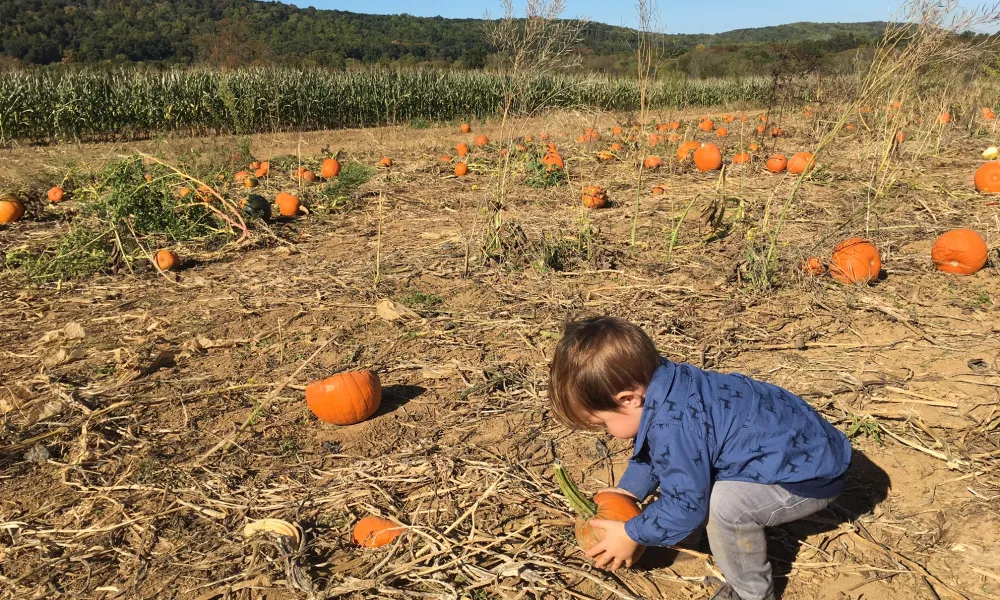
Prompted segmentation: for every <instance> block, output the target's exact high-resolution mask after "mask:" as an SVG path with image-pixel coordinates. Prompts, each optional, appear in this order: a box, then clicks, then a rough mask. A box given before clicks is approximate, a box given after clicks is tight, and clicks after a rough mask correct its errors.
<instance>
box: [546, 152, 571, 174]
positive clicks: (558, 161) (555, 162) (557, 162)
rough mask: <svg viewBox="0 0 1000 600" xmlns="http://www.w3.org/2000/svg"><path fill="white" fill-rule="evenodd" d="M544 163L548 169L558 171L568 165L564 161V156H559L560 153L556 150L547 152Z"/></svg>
mask: <svg viewBox="0 0 1000 600" xmlns="http://www.w3.org/2000/svg"><path fill="white" fill-rule="evenodd" d="M542 164H543V165H545V170H546V171H556V170H558V169H563V168H565V166H566V165H565V164H564V163H563V159H562V156H559V153H558V152H555V151H554V150H550V151H549V152H546V153H545V156H543V157H542Z"/></svg>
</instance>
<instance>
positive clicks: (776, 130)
mask: <svg viewBox="0 0 1000 600" xmlns="http://www.w3.org/2000/svg"><path fill="white" fill-rule="evenodd" d="M784 134H785V132H784V130H783V129H781V127H775V128H773V129H772V130H771V137H781V136H782V135H784Z"/></svg>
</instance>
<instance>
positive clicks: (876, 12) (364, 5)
mask: <svg viewBox="0 0 1000 600" xmlns="http://www.w3.org/2000/svg"><path fill="white" fill-rule="evenodd" d="M286 1H289V2H290V3H293V4H295V5H297V6H300V7H304V6H315V7H316V8H336V9H339V10H348V11H352V12H364V13H382V14H398V13H404V12H405V13H408V14H411V15H416V16H419V17H434V16H438V15H440V16H442V17H455V18H479V17H482V16H483V15H484V13H485V12H486V11H487V10H489V11H490V12H491V13H492V14H493V15H494V16H495V15H497V14H498V13H499V12H500V3H499V2H498V1H496V0H491V1H477V0H466V1H465V2H447V1H442V0H381V1H380V2H375V3H373V2H363V1H361V0H298V1H297V2H296V1H295V0H286ZM515 2H516V3H517V4H515V5H516V6H523V1H518V0H515ZM899 4H900V2H899V0H833V1H829V0H827V1H825V2H818V3H814V2H802V0H771V1H769V2H767V3H764V4H760V3H753V2H747V1H746V0H716V1H715V2H711V3H706V2H691V1H690V0H660V14H661V20H662V22H663V30H664V31H666V32H667V33H718V32H720V31H729V30H731V29H743V28H747V27H764V26H767V25H780V24H783V23H794V22H796V21H820V22H854V21H885V20H888V19H889V18H890V16H892V14H893V12H894V10H895V9H896V8H897V7H898V6H899ZM564 16H566V17H577V16H586V17H588V18H589V19H590V20H592V21H600V22H602V23H609V24H611V25H626V26H630V27H631V26H635V25H636V15H635V0H617V1H616V0H610V1H609V0H566V12H565V13H564Z"/></svg>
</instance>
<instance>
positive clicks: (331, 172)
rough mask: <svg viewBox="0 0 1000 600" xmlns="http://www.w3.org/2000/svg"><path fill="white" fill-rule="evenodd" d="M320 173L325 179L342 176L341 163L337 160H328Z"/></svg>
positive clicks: (324, 162)
mask: <svg viewBox="0 0 1000 600" xmlns="http://www.w3.org/2000/svg"><path fill="white" fill-rule="evenodd" d="M320 172H321V173H322V174H323V179H329V178H331V177H336V176H337V175H340V161H338V160H337V159H336V158H328V159H326V160H324V161H323V165H322V168H321V169H320Z"/></svg>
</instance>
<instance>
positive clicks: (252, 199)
mask: <svg viewBox="0 0 1000 600" xmlns="http://www.w3.org/2000/svg"><path fill="white" fill-rule="evenodd" d="M240 214H241V215H242V216H243V218H244V219H262V220H264V221H270V220H271V203H270V202H268V201H267V199H266V198H264V197H263V196H261V195H259V194H248V195H247V197H246V198H243V199H242V200H240Z"/></svg>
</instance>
